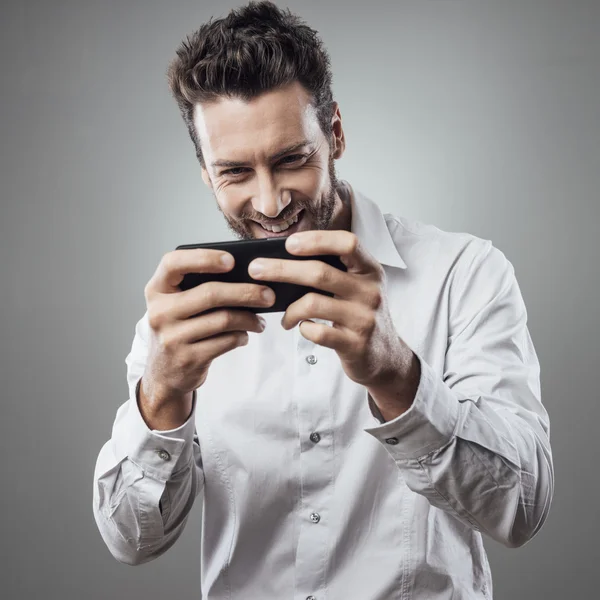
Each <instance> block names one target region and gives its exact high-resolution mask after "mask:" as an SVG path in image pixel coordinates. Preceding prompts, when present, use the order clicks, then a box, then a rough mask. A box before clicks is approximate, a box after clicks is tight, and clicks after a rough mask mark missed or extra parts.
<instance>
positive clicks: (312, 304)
mask: <svg viewBox="0 0 600 600" xmlns="http://www.w3.org/2000/svg"><path fill="white" fill-rule="evenodd" d="M304 298H305V299H304V302H305V303H306V308H307V309H308V310H316V309H318V308H319V305H320V303H321V298H320V295H319V294H317V293H315V292H309V293H308V294H306V296H305V297H304Z"/></svg>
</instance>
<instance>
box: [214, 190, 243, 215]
mask: <svg viewBox="0 0 600 600" xmlns="http://www.w3.org/2000/svg"><path fill="white" fill-rule="evenodd" d="M215 197H216V199H217V202H218V203H219V206H220V207H221V210H222V211H223V212H224V213H226V214H230V215H233V216H237V215H238V214H240V212H241V211H242V209H243V207H244V201H245V198H246V195H245V194H244V193H243V189H242V186H227V185H224V186H222V187H221V188H218V189H217V190H216V192H215Z"/></svg>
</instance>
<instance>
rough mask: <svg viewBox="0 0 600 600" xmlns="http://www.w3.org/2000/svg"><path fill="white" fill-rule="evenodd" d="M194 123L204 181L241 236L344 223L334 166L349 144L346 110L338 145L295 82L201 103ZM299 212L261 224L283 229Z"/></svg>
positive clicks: (335, 135)
mask: <svg viewBox="0 0 600 600" xmlns="http://www.w3.org/2000/svg"><path fill="white" fill-rule="evenodd" d="M194 124H195V126H196V131H197V132H198V135H199V137H200V140H201V145H202V153H203V156H204V160H205V165H206V167H205V168H203V169H202V178H203V179H204V182H205V183H206V184H207V185H208V186H209V187H210V188H211V189H212V191H213V194H214V195H215V198H216V200H217V205H218V207H219V210H220V211H221V212H222V213H223V215H224V216H225V219H226V221H227V224H228V226H229V228H230V229H231V231H232V232H233V233H234V234H235V235H236V236H237V237H239V238H240V239H255V238H265V237H282V236H288V235H291V234H292V233H295V232H296V231H307V230H310V229H329V228H341V227H338V226H336V227H332V225H336V224H337V225H340V224H341V223H342V222H345V221H344V218H345V216H347V215H345V213H344V207H343V205H342V202H341V200H340V197H339V195H338V193H337V184H338V182H337V179H336V175H335V168H334V160H335V159H337V158H339V157H340V156H341V155H342V153H343V150H344V144H345V142H344V136H343V131H342V128H341V119H340V115H339V110H337V109H336V112H335V116H334V120H333V124H334V133H333V137H332V146H331V147H330V144H329V141H328V140H327V138H326V137H325V136H324V134H323V132H322V131H321V128H320V127H319V123H318V120H317V115H316V113H315V110H314V108H313V107H312V106H311V104H310V95H309V94H308V92H306V90H305V89H304V88H303V87H302V86H301V85H300V84H299V83H296V82H295V83H293V84H291V85H289V86H287V87H285V88H280V89H278V90H275V91H270V92H266V93H264V94H262V95H261V96H259V97H258V98H254V99H252V100H251V101H250V102H244V101H243V100H240V99H239V98H221V99H219V100H218V101H217V102H214V103H208V104H202V105H201V104H198V105H196V108H195V113H194ZM344 215H345V216H344ZM296 216H297V217H298V221H297V222H296V223H294V224H293V225H292V226H291V227H289V229H286V230H282V231H280V232H270V231H267V230H266V229H265V228H263V227H262V225H275V224H279V225H280V226H284V221H287V220H288V219H291V218H296Z"/></svg>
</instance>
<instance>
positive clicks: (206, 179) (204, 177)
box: [201, 167, 212, 190]
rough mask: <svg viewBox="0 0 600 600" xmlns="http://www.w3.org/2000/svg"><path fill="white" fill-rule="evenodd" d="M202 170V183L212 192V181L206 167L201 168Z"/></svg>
mask: <svg viewBox="0 0 600 600" xmlns="http://www.w3.org/2000/svg"><path fill="white" fill-rule="evenodd" d="M201 169H202V181H204V183H205V184H206V185H207V186H208V187H209V188H210V189H211V190H212V181H211V180H210V175H209V174H208V171H207V170H206V167H201Z"/></svg>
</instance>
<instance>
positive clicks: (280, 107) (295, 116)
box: [194, 82, 322, 163]
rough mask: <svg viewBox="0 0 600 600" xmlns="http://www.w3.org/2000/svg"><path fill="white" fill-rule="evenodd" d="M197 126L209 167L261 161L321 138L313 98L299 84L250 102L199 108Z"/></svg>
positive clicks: (224, 100) (226, 102) (237, 100)
mask: <svg viewBox="0 0 600 600" xmlns="http://www.w3.org/2000/svg"><path fill="white" fill-rule="evenodd" d="M194 125H195V127H196V131H197V132H198V135H199V137H200V140H201V145H202V152H203V154H204V157H205V160H206V162H207V163H209V162H211V161H212V160H216V159H227V160H252V159H259V158H260V157H261V156H263V155H268V154H269V153H273V152H276V151H277V150H278V149H280V148H282V147H285V146H289V145H290V144H293V143H296V142H299V141H301V140H303V139H308V140H315V141H316V140H317V139H318V137H319V135H320V134H321V130H320V127H319V123H318V120H317V115H316V111H315V109H314V107H313V106H312V104H311V97H310V94H309V93H308V92H307V91H306V90H305V89H304V88H303V87H302V85H300V84H299V83H297V82H294V83H292V84H290V85H288V86H286V87H285V88H279V89H277V90H271V91H268V92H265V93H264V94H261V95H260V96H258V97H256V98H253V99H251V100H250V101H248V102H246V101H244V100H242V99H240V98H219V100H217V101H215V102H210V103H204V104H197V105H196V106H195V107H194ZM321 135H322V134H321Z"/></svg>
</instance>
